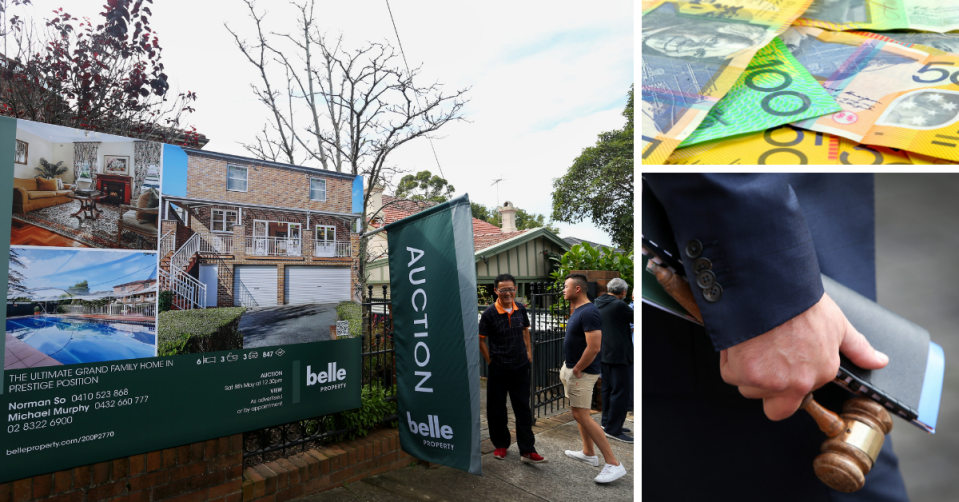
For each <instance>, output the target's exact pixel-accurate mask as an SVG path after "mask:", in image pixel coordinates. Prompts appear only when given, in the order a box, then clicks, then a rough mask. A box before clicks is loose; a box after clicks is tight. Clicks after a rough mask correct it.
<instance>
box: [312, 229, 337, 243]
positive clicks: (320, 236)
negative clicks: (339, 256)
mask: <svg viewBox="0 0 959 502" xmlns="http://www.w3.org/2000/svg"><path fill="white" fill-rule="evenodd" d="M316 240H317V242H322V243H324V244H333V243H334V242H336V227H334V226H329V225H317V226H316Z"/></svg>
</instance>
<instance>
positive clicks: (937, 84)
mask: <svg viewBox="0 0 959 502" xmlns="http://www.w3.org/2000/svg"><path fill="white" fill-rule="evenodd" d="M782 38H783V41H785V42H786V44H787V46H789V48H790V50H791V51H792V53H793V55H794V56H796V59H797V60H798V61H799V63H800V64H802V65H803V66H805V67H806V70H808V71H809V72H810V73H811V74H812V75H814V76H815V77H816V78H817V79H818V80H819V81H820V82H821V83H822V85H823V87H824V88H825V89H826V91H828V92H829V93H830V95H832V97H833V98H834V99H835V100H836V102H837V103H838V104H839V106H840V107H841V108H842V111H840V112H837V113H834V114H832V115H826V116H823V117H819V118H818V119H809V120H804V121H799V122H796V123H794V125H797V126H799V127H802V128H805V129H809V130H812V131H817V132H824V133H828V134H833V135H837V136H842V137H844V138H847V139H850V140H853V141H855V142H857V143H863V144H866V145H879V146H886V147H890V148H899V149H903V150H908V151H911V152H916V153H920V154H923V155H930V156H933V157H938V158H943V159H948V160H953V161H955V160H959V124H957V122H959V55H956V54H949V53H945V52H943V51H940V50H938V49H935V48H932V47H927V46H923V45H918V44H916V45H912V46H911V47H905V46H903V45H900V44H897V43H894V42H893V41H890V40H888V39H883V38H884V37H880V38H868V37H864V36H860V35H856V34H853V33H839V32H835V33H834V32H828V31H824V30H821V29H819V28H810V27H792V28H790V29H789V30H787V31H786V32H785V33H783V36H782Z"/></svg>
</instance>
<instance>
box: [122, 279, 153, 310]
mask: <svg viewBox="0 0 959 502" xmlns="http://www.w3.org/2000/svg"><path fill="white" fill-rule="evenodd" d="M156 284H157V280H156V279H144V280H142V281H133V282H127V283H124V284H118V285H116V286H113V295H114V296H116V297H117V303H121V304H124V305H143V304H150V305H152V304H154V303H156V292H157V290H156Z"/></svg>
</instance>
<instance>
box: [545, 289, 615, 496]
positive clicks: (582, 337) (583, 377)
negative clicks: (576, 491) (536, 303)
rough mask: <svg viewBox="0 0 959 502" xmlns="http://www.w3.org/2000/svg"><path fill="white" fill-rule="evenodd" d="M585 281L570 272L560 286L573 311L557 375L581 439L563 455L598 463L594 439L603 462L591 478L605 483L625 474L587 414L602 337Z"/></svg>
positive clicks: (601, 326)
mask: <svg viewBox="0 0 959 502" xmlns="http://www.w3.org/2000/svg"><path fill="white" fill-rule="evenodd" d="M586 284H587V283H586V276H585V275H583V274H570V275H569V276H568V277H567V278H566V282H565V284H564V286H563V298H566V300H568V301H569V306H570V308H572V309H573V314H572V315H571V316H570V317H569V320H568V321H566V338H564V339H563V359H564V360H565V364H563V367H562V368H560V371H559V379H560V381H562V382H563V387H565V388H566V397H567V398H568V399H569V405H570V408H572V413H573V418H574V419H576V423H577V425H578V426H579V435H580V437H581V438H582V440H583V449H582V451H578V450H566V456H567V457H570V458H572V459H576V460H579V461H580V462H583V463H586V464H588V465H591V466H593V467H599V458H597V457H596V453H595V452H594V451H593V443H596V446H598V447H599V451H600V452H601V453H602V454H603V458H604V459H605V460H606V465H605V466H604V467H603V471H602V472H600V473H599V476H596V479H595V480H594V481H596V482H597V483H609V482H610V481H615V480H617V479H619V478H621V477H623V476H625V475H626V467H624V466H623V464H620V463H619V462H617V461H616V457H615V456H614V455H613V450H612V449H610V447H609V441H607V440H606V433H605V432H603V429H602V427H600V426H599V424H597V423H596V422H595V421H594V420H593V419H592V417H590V416H589V410H590V403H591V402H592V401H593V387H594V386H595V385H596V380H598V379H599V368H600V359H599V358H598V357H596V356H597V355H598V354H599V350H600V344H601V343H602V338H603V331H602V330H603V319H602V317H601V316H600V315H599V309H597V308H596V306H595V305H593V304H592V303H591V302H590V301H589V298H587V297H586Z"/></svg>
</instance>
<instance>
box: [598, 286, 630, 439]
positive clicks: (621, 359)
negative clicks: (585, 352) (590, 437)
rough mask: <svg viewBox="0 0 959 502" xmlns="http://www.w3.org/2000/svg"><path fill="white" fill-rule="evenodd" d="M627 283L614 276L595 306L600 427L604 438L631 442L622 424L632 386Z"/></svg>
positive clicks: (624, 419)
mask: <svg viewBox="0 0 959 502" xmlns="http://www.w3.org/2000/svg"><path fill="white" fill-rule="evenodd" d="M628 289H629V284H627V283H626V281H624V280H623V279H620V278H618V277H617V278H615V279H613V280H611V281H609V283H608V284H607V285H606V291H607V293H606V294H605V295H602V296H600V297H599V298H597V299H596V301H595V305H596V308H597V309H599V315H600V317H601V318H602V319H603V343H602V346H601V349H600V359H601V361H602V365H601V368H602V375H603V383H602V386H603V389H602V396H603V420H602V423H603V430H604V431H605V432H606V437H608V438H610V439H615V440H617V441H622V442H624V443H632V442H633V438H632V436H630V435H629V434H627V433H629V432H630V430H629V429H626V428H624V427H623V423H624V422H625V421H626V408H627V407H628V406H629V396H630V390H631V389H632V387H633V341H632V337H631V336H630V329H629V324H630V323H631V322H633V309H631V308H630V307H629V305H627V304H626V302H624V301H623V299H624V298H626V291H627V290H628Z"/></svg>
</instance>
